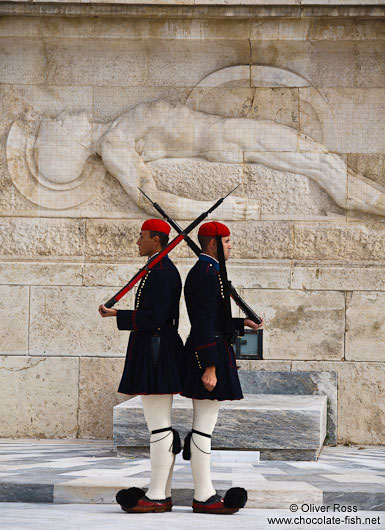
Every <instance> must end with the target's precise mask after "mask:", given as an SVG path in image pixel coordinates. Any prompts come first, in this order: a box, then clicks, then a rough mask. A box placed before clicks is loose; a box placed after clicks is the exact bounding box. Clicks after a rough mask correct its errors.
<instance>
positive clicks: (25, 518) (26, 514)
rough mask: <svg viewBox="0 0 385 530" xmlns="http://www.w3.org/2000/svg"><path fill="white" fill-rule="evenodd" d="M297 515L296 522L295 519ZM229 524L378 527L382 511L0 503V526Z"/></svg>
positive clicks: (32, 529)
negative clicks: (131, 509) (226, 511)
mask: <svg viewBox="0 0 385 530" xmlns="http://www.w3.org/2000/svg"><path fill="white" fill-rule="evenodd" d="M332 515H334V516H335V517H336V516H337V515H340V516H341V519H342V522H339V523H338V524H330V523H328V519H326V517H329V518H330V519H331V517H332ZM300 516H302V518H304V519H303V520H302V522H299V520H298V519H295V517H300ZM271 517H275V518H282V517H285V518H286V522H284V521H282V520H281V522H278V521H277V520H275V521H272V520H270V522H269V518H271ZM290 517H291V518H292V519H291V522H289V520H288V519H287V518H290ZM324 517H325V519H324ZM345 517H347V519H346V522H345V519H344V518H345ZM348 517H350V518H351V519H348ZM353 517H354V519H353ZM309 518H310V519H309ZM320 518H321V519H320ZM311 519H315V520H314V521H313V523H314V524H313V523H312V522H311ZM353 520H354V521H356V523H352V521H353ZM321 521H322V522H321ZM235 525H236V526H237V527H238V528H240V529H242V530H269V529H271V530H282V529H286V530H347V529H352V528H354V529H355V530H384V529H385V512H368V511H366V512H364V511H359V512H357V513H356V514H349V515H346V514H336V513H334V514H331V513H329V514H309V513H301V514H299V513H297V514H293V513H291V512H290V511H289V510H259V509H257V510H253V509H244V510H241V511H239V512H238V513H236V514H234V515H230V516H223V515H205V514H193V513H192V511H191V509H190V508H187V507H180V506H178V507H176V508H173V511H172V513H162V514H128V513H124V512H123V511H122V510H121V509H120V507H119V506H117V505H116V504H114V505H112V504H103V505H101V504H26V503H3V504H1V503H0V529H1V530H120V529H124V530H137V529H138V528H140V530H196V529H197V527H198V526H199V530H216V529H221V530H234V527H235Z"/></svg>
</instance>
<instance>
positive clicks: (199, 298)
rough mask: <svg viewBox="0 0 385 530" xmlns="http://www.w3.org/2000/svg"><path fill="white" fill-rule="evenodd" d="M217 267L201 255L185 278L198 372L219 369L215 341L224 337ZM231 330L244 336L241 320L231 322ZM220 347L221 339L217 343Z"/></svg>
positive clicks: (191, 334) (185, 291)
mask: <svg viewBox="0 0 385 530" xmlns="http://www.w3.org/2000/svg"><path fill="white" fill-rule="evenodd" d="M217 268H218V269H219V266H218V263H217V261H216V260H214V259H213V258H210V257H209V256H205V255H201V256H200V258H199V260H198V261H197V262H196V264H195V265H194V266H193V268H192V269H191V270H190V272H189V273H188V275H187V279H186V283H185V287H184V295H185V300H186V306H187V312H188V315H189V318H190V323H191V331H190V341H191V343H192V346H193V348H194V355H195V356H196V360H197V362H198V363H199V365H200V367H201V368H206V367H207V366H213V365H218V363H219V352H218V345H217V342H218V339H216V338H215V335H216V334H218V333H223V329H222V311H223V299H222V295H221V285H220V276H219V271H218V270H217ZM232 320H233V326H234V330H237V331H238V333H239V335H243V334H244V319H243V318H233V319H232ZM220 342H221V344H222V343H223V339H221V340H220Z"/></svg>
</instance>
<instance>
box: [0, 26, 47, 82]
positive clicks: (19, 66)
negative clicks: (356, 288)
mask: <svg viewBox="0 0 385 530" xmlns="http://www.w3.org/2000/svg"><path fill="white" fill-rule="evenodd" d="M0 58H1V82H2V83H41V82H43V80H44V44H43V41H42V40H40V39H37V38H32V37H19V36H16V37H10V36H8V37H0Z"/></svg>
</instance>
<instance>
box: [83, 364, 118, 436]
mask: <svg viewBox="0 0 385 530" xmlns="http://www.w3.org/2000/svg"><path fill="white" fill-rule="evenodd" d="M123 367H124V359H122V358H113V359H100V358H99V359H98V358H83V359H80V371H79V437H80V438H112V409H113V407H114V406H115V405H117V404H118V403H122V401H125V400H127V396H126V395H123V394H119V393H118V392H117V389H118V386H119V382H120V378H121V376H122V373H123Z"/></svg>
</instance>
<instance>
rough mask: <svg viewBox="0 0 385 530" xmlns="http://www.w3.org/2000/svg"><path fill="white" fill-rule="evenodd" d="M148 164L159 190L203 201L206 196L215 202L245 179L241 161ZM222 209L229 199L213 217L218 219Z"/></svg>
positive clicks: (185, 160) (157, 162) (174, 161)
mask: <svg viewBox="0 0 385 530" xmlns="http://www.w3.org/2000/svg"><path fill="white" fill-rule="evenodd" d="M148 167H149V168H150V171H151V174H152V175H153V177H154V178H155V180H156V182H157V184H158V187H159V189H161V190H164V191H167V192H169V193H173V194H174V195H179V196H182V197H186V196H188V197H189V198H190V199H196V200H200V199H202V198H203V197H204V198H205V200H207V201H209V202H210V201H211V202H212V203H213V204H214V202H215V201H216V200H218V199H219V198H220V197H223V195H224V194H226V193H228V192H229V190H231V189H232V188H235V186H237V184H239V183H242V182H243V168H242V166H241V165H240V164H223V163H219V162H218V163H215V162H208V161H207V160H202V159H199V158H195V159H192V160H191V159H178V158H173V159H170V158H168V159H164V160H156V161H154V162H149V164H148ZM191 175H194V178H191ZM237 192H238V194H237V195H240V194H242V192H239V190H237ZM220 210H226V202H225V203H224V204H223V205H221V206H220V207H219V208H218V211H217V210H215V211H214V212H213V214H212V217H213V218H215V216H216V214H218V212H219V211H220ZM154 211H155V210H154Z"/></svg>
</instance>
